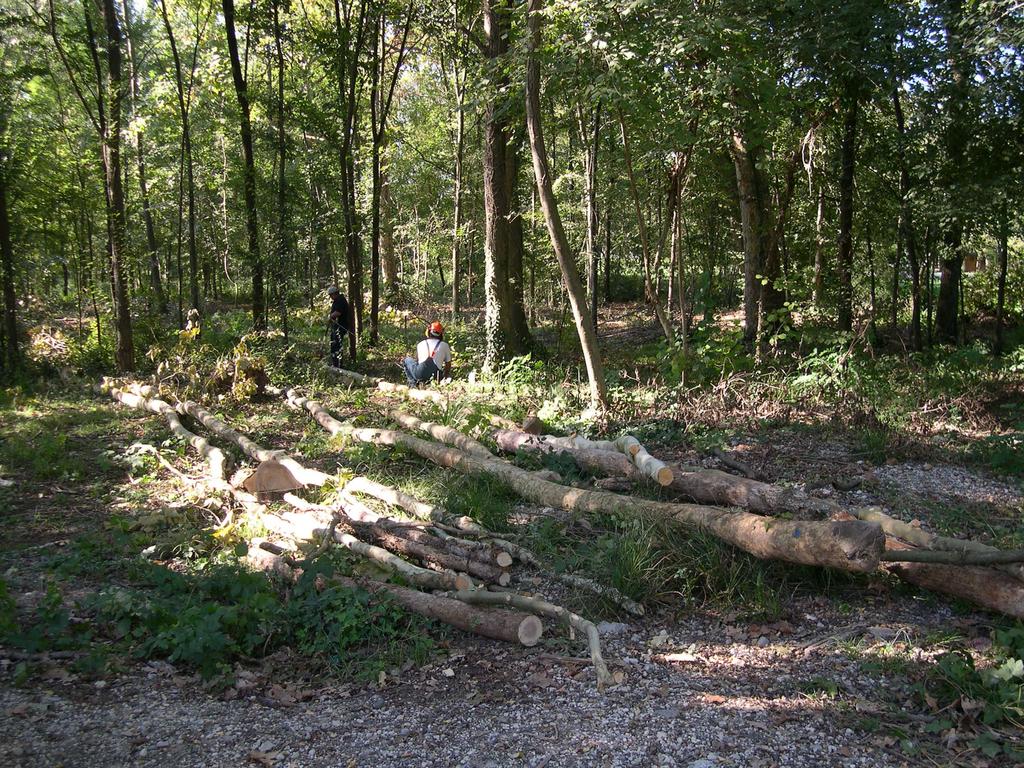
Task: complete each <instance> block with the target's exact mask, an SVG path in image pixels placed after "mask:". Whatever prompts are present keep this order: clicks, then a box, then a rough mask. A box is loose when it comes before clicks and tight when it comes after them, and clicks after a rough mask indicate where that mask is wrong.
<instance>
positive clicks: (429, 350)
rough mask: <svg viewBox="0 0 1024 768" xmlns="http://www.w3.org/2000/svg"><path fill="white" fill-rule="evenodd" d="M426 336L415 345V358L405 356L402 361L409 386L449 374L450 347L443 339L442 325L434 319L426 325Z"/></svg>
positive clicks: (438, 378) (439, 378)
mask: <svg viewBox="0 0 1024 768" xmlns="http://www.w3.org/2000/svg"><path fill="white" fill-rule="evenodd" d="M426 337H427V338H425V339H424V340H423V341H421V342H420V343H419V344H417V345H416V358H415V359H414V358H412V357H407V358H405V360H404V361H403V362H402V367H403V368H404V369H405V378H406V381H408V382H409V386H410V387H416V386H419V385H420V384H425V383H426V382H428V381H430V380H431V379H435V380H436V381H441V380H443V379H447V378H449V377H450V376H451V370H452V348H451V347H449V346H448V342H446V341H445V340H444V326H443V325H441V323H439V322H438V321H437V320H435V321H434V322H432V323H431V324H430V325H428V326H427V332H426Z"/></svg>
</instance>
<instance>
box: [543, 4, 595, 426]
mask: <svg viewBox="0 0 1024 768" xmlns="http://www.w3.org/2000/svg"><path fill="white" fill-rule="evenodd" d="M543 7H544V3H543V0H530V4H529V10H528V13H529V29H530V44H529V45H530V47H529V56H528V58H527V63H526V126H527V129H528V130H529V133H530V149H531V150H532V154H533V173H534V177H535V178H536V180H537V193H538V195H539V197H540V204H541V209H542V210H543V211H544V219H545V220H546V222H547V225H548V233H549V234H550V235H551V245H552V246H553V247H554V249H555V256H556V257H557V258H558V266H559V267H560V269H561V271H562V280H563V282H564V284H565V288H566V292H567V293H568V295H569V304H570V306H571V308H572V315H573V319H574V320H575V322H576V332H577V334H578V335H579V338H580V347H581V348H582V350H583V360H584V362H585V363H586V366H587V378H588V380H589V383H590V405H591V408H593V409H595V410H602V411H604V410H606V409H607V407H608V402H607V395H606V394H605V383H604V368H603V366H602V365H601V357H600V354H599V352H598V347H597V334H596V332H595V330H594V325H593V323H592V322H591V321H590V318H588V317H587V311H586V296H585V294H584V292H583V284H582V283H581V282H580V278H579V274H577V272H576V263H575V261H574V259H573V256H572V252H571V251H570V249H569V243H568V241H567V239H566V237H565V231H564V230H563V228H562V220H561V218H560V217H559V215H558V204H557V202H556V200H555V195H554V192H553V191H552V189H551V177H550V170H549V168H548V158H547V151H546V150H545V147H544V133H543V130H542V127H541V115H540V64H539V63H538V62H537V58H536V50H537V48H538V46H539V45H540V39H541V22H542V19H541V12H542V10H543Z"/></svg>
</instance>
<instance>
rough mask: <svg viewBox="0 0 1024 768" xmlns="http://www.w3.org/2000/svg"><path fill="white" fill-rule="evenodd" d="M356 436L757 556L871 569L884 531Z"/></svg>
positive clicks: (403, 440) (396, 438)
mask: <svg viewBox="0 0 1024 768" xmlns="http://www.w3.org/2000/svg"><path fill="white" fill-rule="evenodd" d="M349 434H350V435H351V436H352V437H353V438H354V439H356V440H359V441H360V442H366V443H373V444H376V445H400V446H403V447H405V448H408V449H409V450H411V451H413V452H414V453H416V454H418V455H419V456H422V457H423V458H425V459H428V460H430V461H433V462H434V463H436V464H439V465H441V466H445V467H451V468H453V469H457V470H459V471H460V472H465V473H470V474H474V473H483V474H489V475H491V476H493V477H497V478H498V479H500V480H501V481H502V482H504V483H505V484H506V485H508V486H510V487H512V488H513V489H515V490H516V492H517V493H519V495H520V496H522V497H523V498H525V499H528V500H530V501H533V502H535V503H538V504H542V505H544V506H549V507H558V508H560V509H564V510H567V511H570V512H571V511H581V512H591V513H601V514H619V513H623V512H624V513H626V514H634V515H637V516H640V517H653V518H656V519H662V520H667V521H674V522H676V523H681V524H683V525H689V526H694V527H696V528H698V529H700V530H703V531H706V532H708V533H711V534H712V535H715V536H717V537H718V538H721V539H723V540H725V541H728V542H730V543H732V544H734V545H735V546H737V547H739V548H740V549H743V550H744V551H746V552H749V553H751V554H753V555H755V556H757V557H760V558H764V559H777V560H785V561H787V562H793V563H801V564H805V565H818V566H827V567H832V568H839V569H842V570H849V571H857V572H870V571H873V570H875V569H876V568H877V567H878V562H879V556H880V555H881V552H882V547H883V542H884V538H885V535H884V534H883V533H882V530H881V528H879V527H878V525H877V524H873V523H865V522H861V521H856V520H846V521H831V520H829V521H821V522H813V521H811V522H801V521H795V520H778V519H773V518H766V517H761V516H759V515H752V514H749V513H746V512H736V511H731V510H727V509H722V508H719V507H707V506H701V505H695V504H669V503H665V502H655V501H647V500H643V499H636V498H632V497H629V496H621V495H619V494H615V493H607V492H605V491H592V490H583V489H578V488H568V487H566V486H564V485H559V484H557V483H552V482H549V481H546V480H541V479H539V478H537V477H534V476H533V475H531V474H530V473H529V472H527V471H526V470H523V469H520V468H519V467H515V466H513V465H511V464H509V463H508V462H504V461H500V460H498V459H485V458H483V457H480V456H473V455H471V454H468V453H466V452H465V451H460V450H458V449H456V448H449V447H446V446H443V445H438V444H437V443H431V442H428V441H426V440H421V439H420V438H418V437H414V436H412V435H409V434H406V433H404V432H398V431H395V430H382V429H359V428H353V429H351V430H349Z"/></svg>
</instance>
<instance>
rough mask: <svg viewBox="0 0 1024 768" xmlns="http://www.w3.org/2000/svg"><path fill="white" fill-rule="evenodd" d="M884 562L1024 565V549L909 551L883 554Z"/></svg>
mask: <svg viewBox="0 0 1024 768" xmlns="http://www.w3.org/2000/svg"><path fill="white" fill-rule="evenodd" d="M882 560H884V561H886V562H890V563H892V562H902V563H942V564H944V565H1008V564H1010V563H1024V549H1005V550H1003V549H996V550H993V551H991V552H975V551H971V550H960V551H959V552H943V551H942V550H934V549H907V550H898V551H893V552H883V553H882Z"/></svg>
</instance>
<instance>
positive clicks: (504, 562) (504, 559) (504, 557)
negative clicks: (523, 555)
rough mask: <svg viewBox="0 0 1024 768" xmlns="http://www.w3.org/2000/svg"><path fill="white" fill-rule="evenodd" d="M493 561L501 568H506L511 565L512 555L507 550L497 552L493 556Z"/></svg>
mask: <svg viewBox="0 0 1024 768" xmlns="http://www.w3.org/2000/svg"><path fill="white" fill-rule="evenodd" d="M494 561H495V562H496V563H497V564H498V565H499V566H500V567H502V568H508V567H509V566H510V565H512V555H510V554H509V553H508V552H504V551H502V552H499V553H498V554H497V555H495V556H494Z"/></svg>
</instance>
